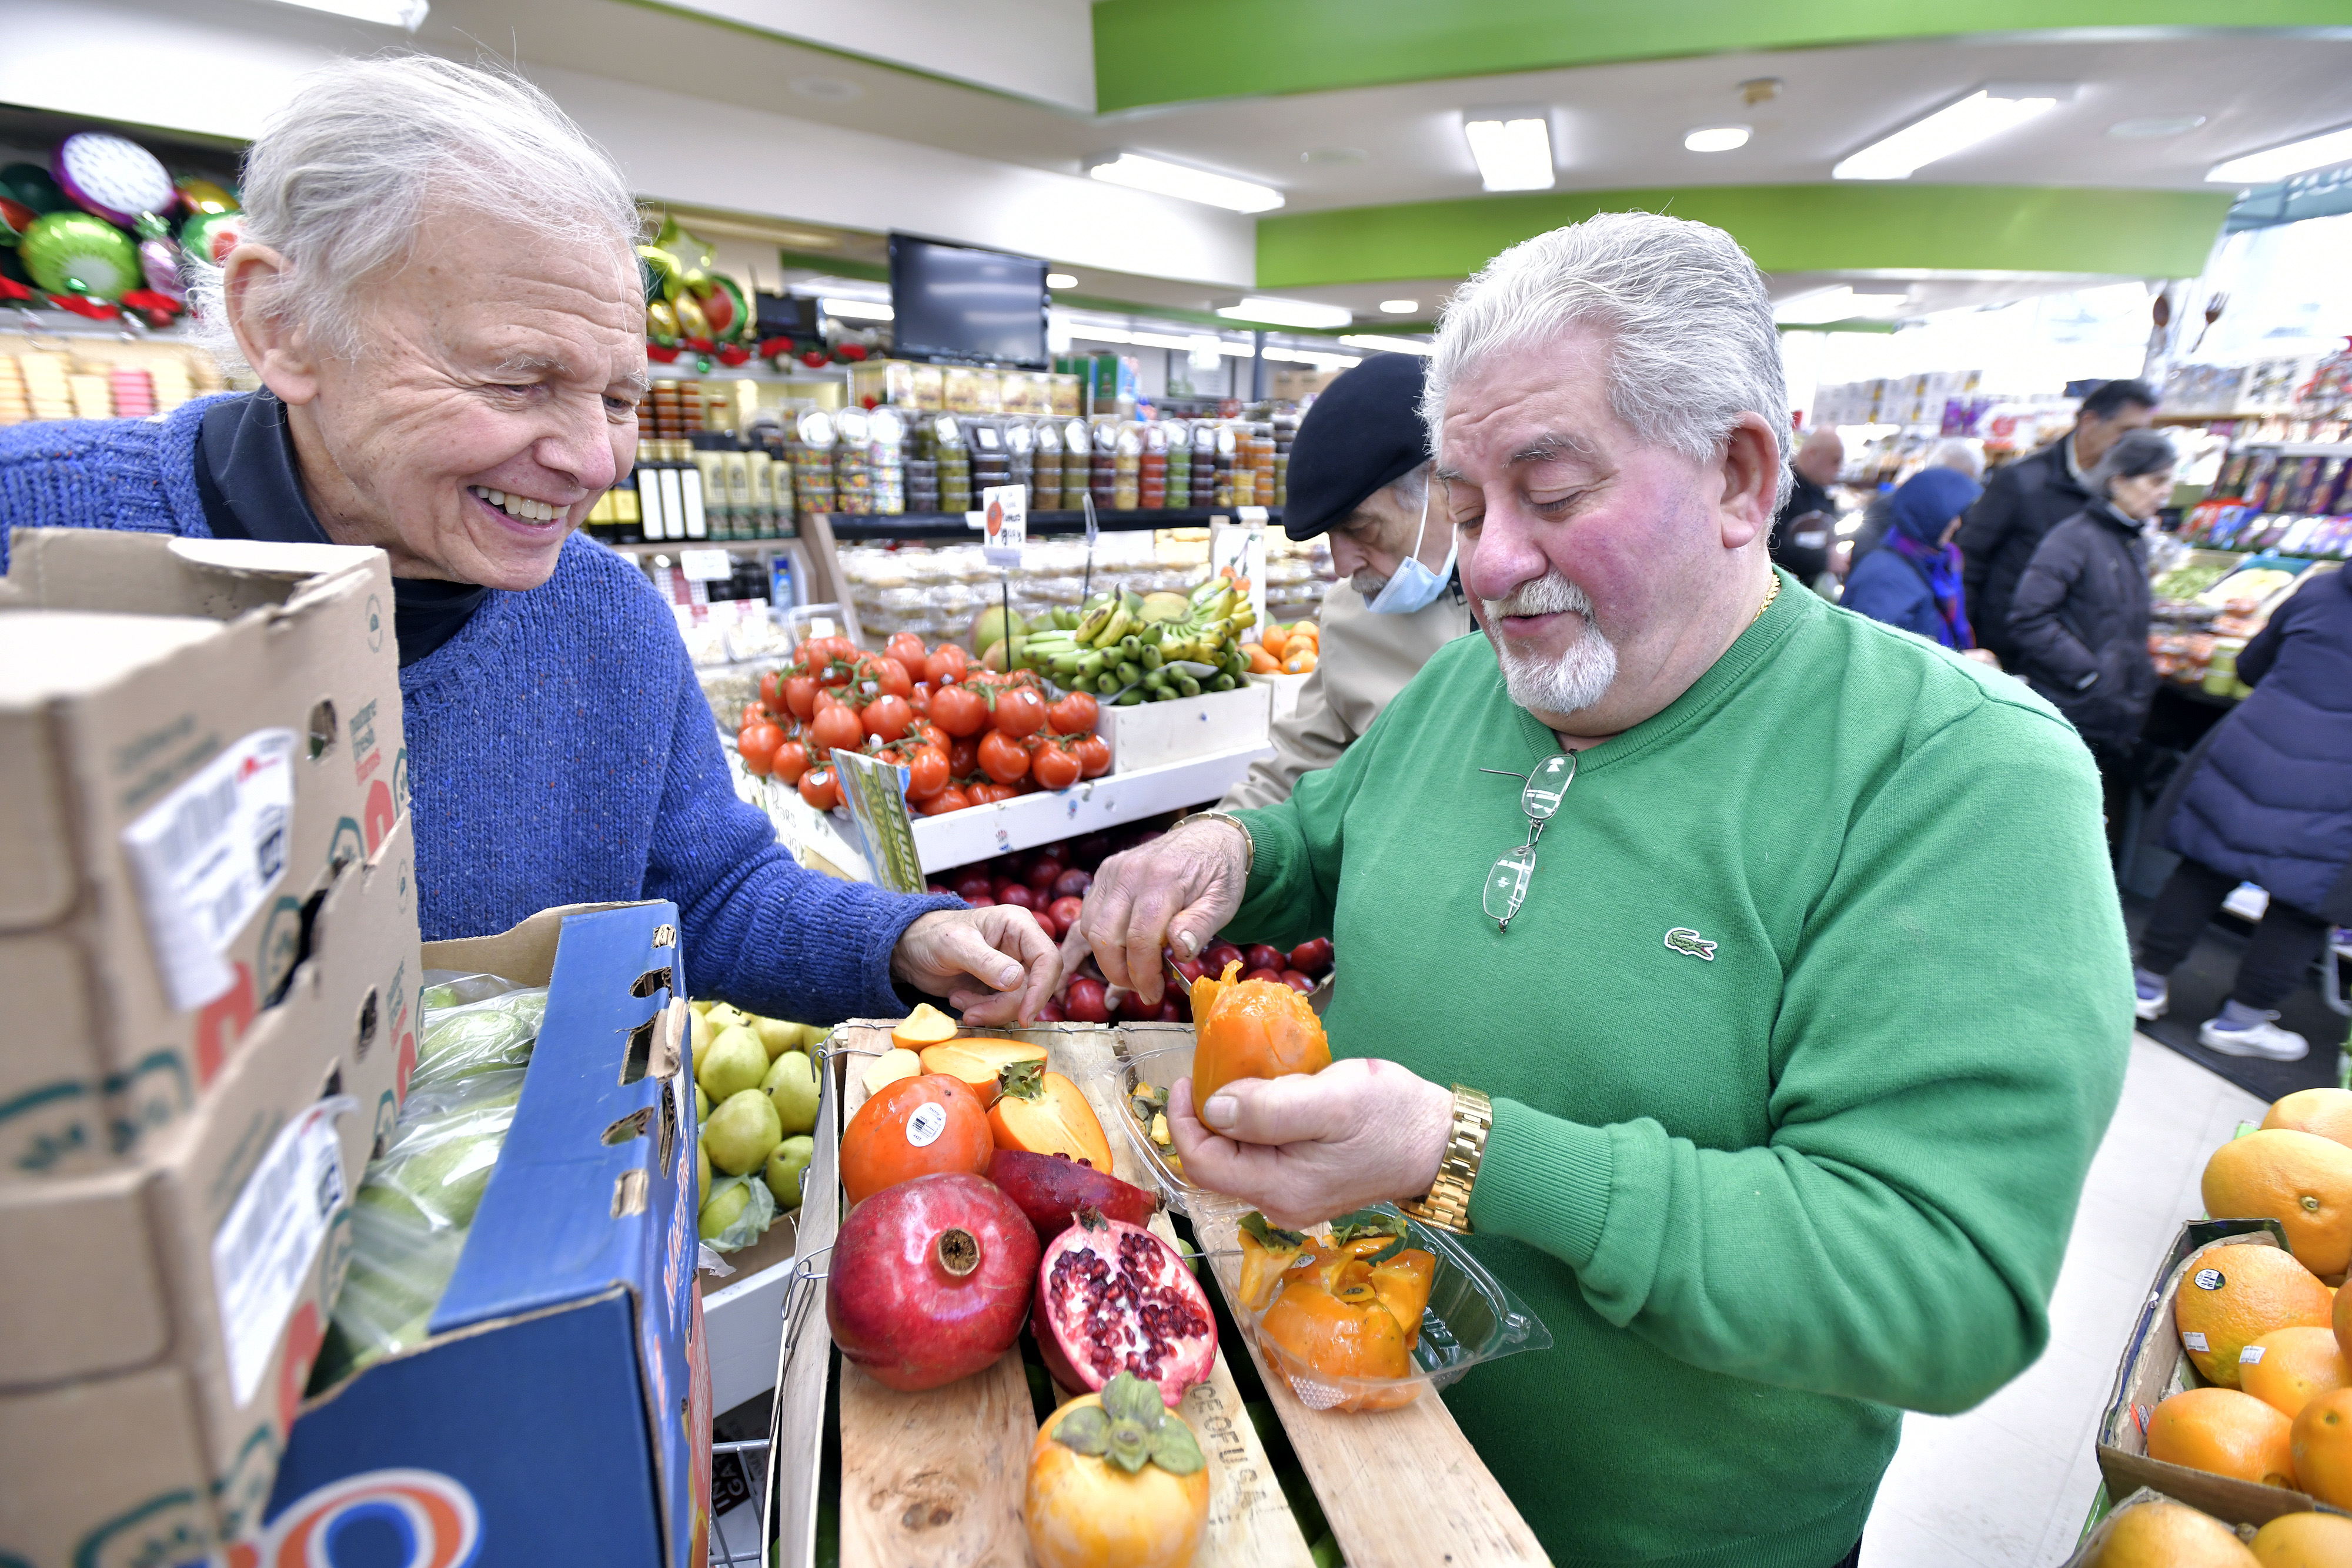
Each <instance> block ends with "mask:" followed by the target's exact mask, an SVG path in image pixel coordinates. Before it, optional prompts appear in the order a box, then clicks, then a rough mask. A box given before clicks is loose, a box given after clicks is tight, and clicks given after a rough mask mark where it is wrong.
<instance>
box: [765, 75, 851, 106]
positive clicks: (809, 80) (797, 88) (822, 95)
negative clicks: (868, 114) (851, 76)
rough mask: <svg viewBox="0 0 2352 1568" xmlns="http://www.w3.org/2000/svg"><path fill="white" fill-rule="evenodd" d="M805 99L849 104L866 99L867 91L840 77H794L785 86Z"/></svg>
mask: <svg viewBox="0 0 2352 1568" xmlns="http://www.w3.org/2000/svg"><path fill="white" fill-rule="evenodd" d="M784 85H785V86H786V87H788V88H791V89H793V91H794V92H796V93H798V94H800V95H801V96H802V97H803V98H814V99H821V100H822V101H824V102H826V103H847V102H848V101H849V100H850V99H856V98H864V97H865V96H866V89H864V88H862V87H860V86H858V85H857V84H856V82H854V81H844V80H843V79H842V78H839V77H794V78H792V79H791V80H790V81H788V82H786V83H785V84H784Z"/></svg>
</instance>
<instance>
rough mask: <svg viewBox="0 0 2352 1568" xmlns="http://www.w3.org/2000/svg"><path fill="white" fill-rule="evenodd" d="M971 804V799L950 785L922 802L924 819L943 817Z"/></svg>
mask: <svg viewBox="0 0 2352 1568" xmlns="http://www.w3.org/2000/svg"><path fill="white" fill-rule="evenodd" d="M970 805H971V796H969V795H967V794H965V793H964V792H963V791H962V790H961V789H958V788H957V787H956V786H955V785H953V784H950V785H949V786H948V787H947V788H946V789H942V790H940V792H939V793H938V794H936V795H934V796H932V797H931V798H930V799H929V800H925V801H924V802H922V811H923V815H924V816H926V817H944V816H946V815H947V814H948V813H949V812H950V811H961V810H964V809H965V808H967V807H969V806H970Z"/></svg>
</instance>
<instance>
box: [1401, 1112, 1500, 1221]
mask: <svg viewBox="0 0 2352 1568" xmlns="http://www.w3.org/2000/svg"><path fill="white" fill-rule="evenodd" d="M1494 1126H1495V1106H1494V1103H1493V1102H1492V1101H1490V1100H1489V1099H1487V1098H1486V1095H1484V1094H1482V1093H1480V1092H1478V1091H1477V1090H1475V1089H1472V1088H1468V1087H1466V1086H1465V1085H1463V1084H1460V1083H1457V1084H1455V1085H1454V1130H1453V1132H1452V1133H1451V1134H1448V1136H1447V1137H1446V1140H1445V1155H1444V1158H1443V1159H1441V1160H1439V1161H1438V1164H1437V1179H1436V1180H1435V1181H1433V1182H1432V1183H1430V1184H1429V1190H1428V1191H1427V1192H1425V1193H1423V1195H1422V1196H1421V1197H1416V1198H1412V1199H1410V1200H1408V1201H1406V1202H1403V1203H1400V1204H1398V1205H1397V1207H1399V1208H1401V1209H1402V1210H1404V1212H1405V1213H1407V1214H1409V1215H1411V1216H1412V1217H1413V1218H1415V1219H1418V1220H1420V1221H1421V1222H1422V1223H1423V1225H1433V1226H1435V1227H1437V1228H1438V1229H1440V1230H1450V1231H1452V1232H1454V1234H1455V1235H1456V1236H1467V1235H1469V1234H1470V1189H1471V1188H1472V1187H1473V1186H1476V1185H1477V1181H1478V1166H1479V1163H1480V1162H1481V1161H1482V1160H1484V1159H1485V1158H1486V1134H1488V1133H1489V1132H1492V1131H1493V1130H1494Z"/></svg>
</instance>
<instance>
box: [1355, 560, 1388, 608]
mask: <svg viewBox="0 0 2352 1568" xmlns="http://www.w3.org/2000/svg"><path fill="white" fill-rule="evenodd" d="M1388 585H1389V580H1388V579H1387V578H1385V577H1382V576H1381V574H1380V573H1379V572H1377V571H1374V570H1372V569H1371V568H1370V567H1366V568H1365V569H1364V570H1361V571H1360V572H1358V573H1356V574H1355V576H1353V577H1351V578H1349V580H1348V586H1349V587H1350V588H1352V589H1354V590H1355V591H1357V592H1358V593H1360V594H1361V595H1363V599H1364V602H1365V603H1367V604H1370V602H1371V601H1373V600H1375V599H1378V598H1379V597H1380V596H1381V589H1383V588H1386V587H1387V586H1388Z"/></svg>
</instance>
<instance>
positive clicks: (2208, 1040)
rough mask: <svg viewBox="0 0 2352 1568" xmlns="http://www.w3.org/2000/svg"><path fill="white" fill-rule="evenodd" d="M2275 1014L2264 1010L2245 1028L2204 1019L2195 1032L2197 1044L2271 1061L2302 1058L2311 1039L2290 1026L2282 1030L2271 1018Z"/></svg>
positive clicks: (2225, 1053) (2214, 1019)
mask: <svg viewBox="0 0 2352 1568" xmlns="http://www.w3.org/2000/svg"><path fill="white" fill-rule="evenodd" d="M2276 1017H2278V1014H2276V1013H2264V1014H2263V1016H2262V1018H2261V1019H2259V1020H2257V1021H2256V1022H2254V1023H2251V1024H2249V1025H2247V1026H2246V1027H2245V1028H2244V1029H2229V1028H2226V1027H2224V1026H2223V1024H2222V1022H2221V1019H2218V1018H2210V1019H2206V1020H2205V1023H2204V1026H2203V1027H2202V1028H2200V1029H2199V1030H2198V1031H2197V1043H2198V1044H2200V1045H2201V1046H2203V1047H2204V1048H2205V1049H2206V1050H2208V1051H2220V1052H2221V1054H2222V1055H2224V1056H2265V1057H2268V1058H2269V1059H2270V1060H2271V1061H2302V1060H2303V1059H2304V1058H2305V1057H2306V1056H2308V1055H2310V1054H2311V1041H2309V1040H2305V1039H2304V1038H2303V1036H2301V1035H2299V1034H2297V1033H2295V1032H2294V1030H2291V1029H2281V1028H2279V1026H2278V1025H2276V1024H2274V1023H2273V1022H2272V1021H2271V1019H2274V1018H2276Z"/></svg>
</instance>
